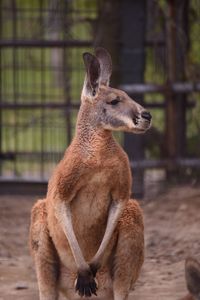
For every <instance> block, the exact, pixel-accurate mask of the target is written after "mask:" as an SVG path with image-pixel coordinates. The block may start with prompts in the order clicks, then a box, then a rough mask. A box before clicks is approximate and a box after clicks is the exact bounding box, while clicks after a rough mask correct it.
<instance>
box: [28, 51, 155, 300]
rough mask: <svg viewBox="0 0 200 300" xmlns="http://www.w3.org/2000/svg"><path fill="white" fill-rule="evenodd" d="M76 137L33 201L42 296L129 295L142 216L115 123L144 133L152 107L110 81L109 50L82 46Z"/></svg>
mask: <svg viewBox="0 0 200 300" xmlns="http://www.w3.org/2000/svg"><path fill="white" fill-rule="evenodd" d="M83 60H84V63H85V68H86V76H85V81H84V85H83V90H82V94H81V106H80V110H79V113H78V120H77V124H76V131H75V137H74V139H73V141H72V142H71V144H70V146H69V147H68V149H67V150H66V152H65V154H64V157H63V159H62V160H61V161H60V163H59V164H58V165H57V167H56V169H55V171H54V173H53V176H52V177H51V179H50V181H49V184H48V191H47V196H46V199H43V200H38V202H36V204H35V205H34V207H33V209H32V215H31V227H30V248H31V253H32V255H33V258H34V262H35V267H36V274H37V279H38V287H39V294H40V300H56V299H58V296H59V292H61V293H62V294H63V295H65V297H66V298H67V299H69V300H74V299H80V298H81V297H85V298H86V299H88V298H89V297H91V298H90V299H97V300H100V299H114V300H126V299H127V298H128V294H129V290H130V288H131V286H132V284H133V283H134V282H135V281H136V279H137V277H138V275H139V272H140V269H141V266H142V263H143V257H144V232H143V231H144V228H143V217H142V212H141V209H140V207H139V204H138V203H137V202H136V201H135V200H130V194H131V181H132V178H131V171H130V167H129V161H128V158H127V155H126V154H125V152H124V151H123V149H122V148H121V146H120V145H119V144H118V143H117V142H116V141H115V139H114V138H113V136H112V131H115V130H123V131H128V132H132V133H144V132H145V131H146V130H147V129H149V128H150V126H151V115H150V113H149V112H147V111H146V110H145V109H144V108H143V107H142V106H140V105H139V104H137V103H136V102H135V101H133V100H132V99H131V98H129V96H128V95H127V94H126V93H125V92H124V91H121V90H118V89H114V88H111V87H110V86H109V80H110V76H111V72H112V62H111V57H110V55H109V53H108V52H107V51H106V50H105V49H103V48H97V49H96V51H95V55H93V54H90V53H84V54H83Z"/></svg>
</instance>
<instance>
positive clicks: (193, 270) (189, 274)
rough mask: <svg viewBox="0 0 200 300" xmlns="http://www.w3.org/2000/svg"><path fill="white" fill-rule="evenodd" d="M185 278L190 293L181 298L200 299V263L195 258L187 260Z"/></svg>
mask: <svg viewBox="0 0 200 300" xmlns="http://www.w3.org/2000/svg"><path fill="white" fill-rule="evenodd" d="M185 279H186V284H187V288H188V290H189V294H188V295H186V296H185V297H183V298H181V299H180V300H200V264H199V262H198V261H197V260H196V259H195V258H192V257H188V258H187V259H186V261H185Z"/></svg>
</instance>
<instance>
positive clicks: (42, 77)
mask: <svg viewBox="0 0 200 300" xmlns="http://www.w3.org/2000/svg"><path fill="white" fill-rule="evenodd" d="M43 4H44V1H43V0H41V1H40V5H39V10H40V11H39V14H40V17H39V19H40V28H41V32H40V34H41V36H42V38H44V27H43ZM40 51H41V52H40V59H41V69H40V72H41V104H42V103H44V102H45V92H46V91H45V79H46V78H45V55H44V51H45V49H42V48H41V50H40ZM44 130H45V108H44V107H41V160H40V177H41V179H44V172H45V155H44V151H45V149H44V145H45V132H44Z"/></svg>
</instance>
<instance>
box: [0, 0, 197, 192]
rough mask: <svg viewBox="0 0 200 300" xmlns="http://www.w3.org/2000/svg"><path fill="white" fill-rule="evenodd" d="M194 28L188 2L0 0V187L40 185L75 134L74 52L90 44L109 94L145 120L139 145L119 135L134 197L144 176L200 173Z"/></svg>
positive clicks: (78, 55)
mask: <svg viewBox="0 0 200 300" xmlns="http://www.w3.org/2000/svg"><path fill="white" fill-rule="evenodd" d="M177 5H178V8H179V9H178V10H177ZM166 9H167V10H166ZM174 10H176V17H175V15H174ZM177 12H178V13H177ZM187 18H188V19H187ZM186 19H187V20H186ZM141 22H142V23H141ZM199 22H200V5H199V2H198V1H195V0H191V1H188V0H184V1H177V0H168V1H159V0H157V1H155V0H146V1H145V0H137V1H128V0H124V1H122V0H116V1H115V0H107V1H104V0H100V1H98V0H74V1H69V0H66V1H64V0H50V1H47V0H29V1H25V0H0V181H4V182H9V181H12V182H13V181H16V180H17V181H21V182H28V181H30V182H34V181H38V182H47V180H48V178H49V175H50V174H51V172H52V170H53V168H54V166H55V164H56V163H57V162H58V161H59V160H60V158H61V157H62V155H63V152H64V150H65V149H66V147H67V146H68V144H69V143H70V141H71V139H72V136H73V134H74V125H75V120H76V115H77V110H78V108H79V101H80V100H79V99H80V92H81V88H82V83H83V78H84V70H83V63H82V53H83V52H84V51H90V50H92V48H93V47H94V46H95V45H103V46H105V47H107V48H108V49H109V50H110V51H111V53H112V57H113V61H114V66H113V67H114V76H113V81H114V84H115V86H116V85H117V84H119V85H121V86H122V87H123V89H125V90H127V92H128V93H129V94H130V95H131V96H133V97H134V98H135V99H136V100H137V99H138V100H139V101H140V102H141V103H142V104H143V105H144V106H146V107H147V108H150V109H151V111H152V114H153V119H154V124H153V128H152V131H151V132H150V133H149V134H147V135H146V136H145V137H142V140H141V139H140V138H138V137H130V136H128V135H125V137H124V136H120V137H119V140H120V142H122V143H123V142H124V145H125V147H126V150H127V152H128V153H129V155H130V159H131V165H132V166H133V167H135V168H136V172H137V171H138V170H140V174H139V176H138V178H139V179H138V183H137V176H135V178H136V179H135V182H136V184H135V185H136V186H137V185H138V186H139V188H138V189H139V191H141V189H143V185H142V183H141V180H142V181H143V178H144V177H143V175H144V172H143V170H146V169H151V168H161V169H164V170H166V169H170V168H171V166H172V165H176V167H178V168H179V167H183V166H184V168H190V167H192V168H193V167H194V166H199V157H200V147H199V145H200V141H199V138H198V132H199V128H200V127H199V126H200V125H199V121H198V118H197V114H196V112H195V111H196V110H197V111H198V110H199V111H200V109H199V104H198V103H199V102H200V96H199V89H200V88H199V82H200V76H199V75H198V74H199V73H198V64H199V63H200V62H199V60H198V58H196V60H195V59H193V57H195V55H196V53H197V52H198V51H197V50H196V49H199V48H200V45H199V39H195V35H196V36H197V37H198V35H199V34H200V30H198V28H197V26H198V25H199ZM120 24H122V25H120ZM141 24H143V25H142V26H140V25H141ZM188 24H190V26H188ZM174 37H175V39H174ZM174 43H177V45H178V49H179V50H178V51H177V49H174V48H173V47H174ZM195 51H197V52H195ZM191 60H192V61H191ZM174 61H175V62H178V63H177V68H176V70H175V69H174ZM174 70H175V72H176V73H177V74H178V75H177V76H174V75H173V74H174V73H173V72H174ZM176 111H177V112H178V113H177V116H175V112H176ZM194 120H195V122H196V125H195V124H194V123H193V121H194ZM187 124H189V125H187ZM191 124H193V125H192V127H191ZM177 126H178V127H177ZM174 128H175V129H174ZM177 128H178V129H177ZM173 132H175V134H173ZM177 136H178V137H179V138H178V139H177ZM176 140H178V142H177V147H176V150H175V152H173V151H174V148H173V142H174V141H175V142H176ZM141 141H142V142H141ZM191 145H192V147H191ZM198 147H199V148H198ZM132 149H136V150H135V151H132ZM141 154H142V155H141ZM191 158H192V159H191ZM141 170H142V171H141ZM136 174H137V173H136ZM147 177H148V176H147ZM148 178H149V177H148ZM150 178H151V177H150ZM148 180H149V179H148ZM150 181H151V179H150ZM148 182H149V181H148Z"/></svg>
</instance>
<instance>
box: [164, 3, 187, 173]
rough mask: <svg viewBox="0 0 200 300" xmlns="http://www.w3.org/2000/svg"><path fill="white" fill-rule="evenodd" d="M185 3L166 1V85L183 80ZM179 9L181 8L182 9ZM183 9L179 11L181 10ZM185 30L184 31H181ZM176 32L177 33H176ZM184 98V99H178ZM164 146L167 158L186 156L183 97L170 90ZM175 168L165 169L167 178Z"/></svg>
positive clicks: (184, 102) (167, 101)
mask: <svg viewBox="0 0 200 300" xmlns="http://www.w3.org/2000/svg"><path fill="white" fill-rule="evenodd" d="M187 4H188V2H187V1H182V2H180V1H177V0H168V16H167V21H166V44H167V66H168V69H167V71H168V83H169V84H170V85H171V84H172V83H173V82H176V81H178V82H180V81H182V80H184V58H185V52H186V46H185V45H184V46H183V45H181V38H180V36H178V35H179V34H183V33H184V34H186V30H185V29H184V26H183V25H184V22H183V20H182V18H183V15H186V14H187V10H186V9H185V6H186V7H187ZM181 6H182V7H181ZM181 8H182V9H181ZM183 29H184V30H183ZM178 31H179V33H178ZM184 38H185V36H184ZM182 97H184V99H181V98H182ZM166 98H167V99H166V146H167V155H168V158H170V159H172V160H173V159H175V158H178V157H181V156H184V154H185V147H186V96H185V95H183V94H180V95H175V94H174V93H173V91H172V90H171V88H169V89H168V91H167V93H166ZM177 171H178V170H177V168H176V167H175V165H170V166H168V168H167V175H168V177H169V178H173V177H174V176H176V174H177Z"/></svg>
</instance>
